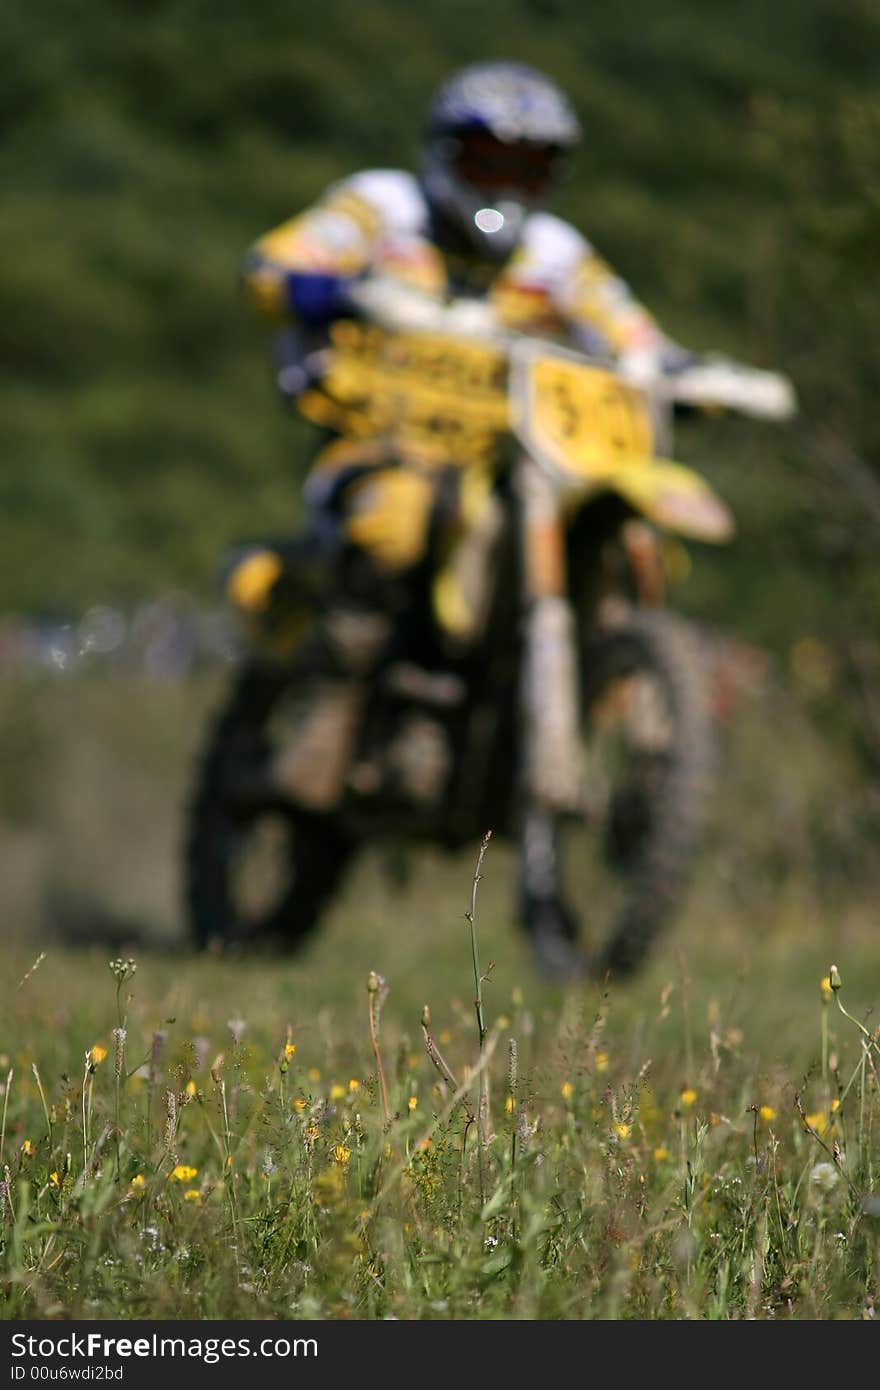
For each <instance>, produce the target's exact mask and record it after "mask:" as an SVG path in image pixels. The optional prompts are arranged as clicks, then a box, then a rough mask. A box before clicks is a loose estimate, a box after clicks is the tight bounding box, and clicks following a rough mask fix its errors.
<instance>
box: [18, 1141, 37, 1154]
mask: <svg viewBox="0 0 880 1390" xmlns="http://www.w3.org/2000/svg"><path fill="white" fill-rule="evenodd" d="M21 1152H22V1155H23V1157H24V1158H33V1156H34V1154H35V1153H36V1152H37V1151H36V1149H35V1148H34V1146H33V1144H32V1143H31V1141H30V1139H25V1141H24V1143H23V1144H22V1146H21Z"/></svg>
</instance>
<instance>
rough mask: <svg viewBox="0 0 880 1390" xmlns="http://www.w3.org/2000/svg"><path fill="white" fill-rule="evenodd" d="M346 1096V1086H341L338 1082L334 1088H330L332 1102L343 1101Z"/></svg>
mask: <svg viewBox="0 0 880 1390" xmlns="http://www.w3.org/2000/svg"><path fill="white" fill-rule="evenodd" d="M344 1096H345V1087H344V1086H340V1085H339V1083H338V1082H336V1083H335V1085H333V1086H331V1087H330V1099H331V1100H342V1099H343V1098H344Z"/></svg>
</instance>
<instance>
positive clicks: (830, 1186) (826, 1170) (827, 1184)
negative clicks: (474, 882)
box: [810, 1163, 840, 1192]
mask: <svg viewBox="0 0 880 1390" xmlns="http://www.w3.org/2000/svg"><path fill="white" fill-rule="evenodd" d="M810 1182H811V1183H812V1184H813V1186H814V1187H818V1189H819V1191H820V1192H833V1191H834V1189H835V1187H836V1186H837V1184H838V1183H839V1182H840V1174H839V1173H838V1171H837V1169H836V1168H835V1166H834V1164H833V1163H817V1164H816V1165H815V1167H813V1168H812V1169H811V1170H810Z"/></svg>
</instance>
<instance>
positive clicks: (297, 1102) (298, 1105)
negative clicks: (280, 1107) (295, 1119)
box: [290, 1096, 308, 1114]
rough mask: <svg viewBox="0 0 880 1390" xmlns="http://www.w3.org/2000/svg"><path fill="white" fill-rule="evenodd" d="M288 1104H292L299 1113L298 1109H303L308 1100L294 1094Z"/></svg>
mask: <svg viewBox="0 0 880 1390" xmlns="http://www.w3.org/2000/svg"><path fill="white" fill-rule="evenodd" d="M290 1104H291V1105H292V1106H293V1108H294V1110H295V1111H296V1113H297V1114H299V1113H300V1111H302V1110H305V1108H306V1106H307V1105H308V1101H307V1100H303V1098H302V1096H294V1098H293V1100H292V1101H291V1102H290Z"/></svg>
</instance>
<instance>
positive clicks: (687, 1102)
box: [679, 1086, 697, 1110]
mask: <svg viewBox="0 0 880 1390" xmlns="http://www.w3.org/2000/svg"><path fill="white" fill-rule="evenodd" d="M696 1098H697V1093H696V1091H695V1090H694V1089H693V1087H691V1086H685V1088H684V1090H683V1091H682V1093H681V1095H680V1096H679V1100H680V1101H681V1103H682V1105H683V1107H684V1109H685V1110H689V1109H690V1107H691V1106H692V1105H693V1103H694V1101H695V1100H696Z"/></svg>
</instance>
